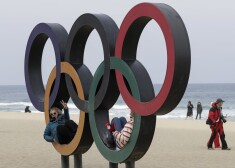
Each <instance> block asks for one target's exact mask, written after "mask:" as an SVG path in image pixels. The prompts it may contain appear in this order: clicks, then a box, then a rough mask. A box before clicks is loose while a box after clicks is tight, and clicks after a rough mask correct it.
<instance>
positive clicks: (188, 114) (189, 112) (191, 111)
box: [186, 101, 193, 119]
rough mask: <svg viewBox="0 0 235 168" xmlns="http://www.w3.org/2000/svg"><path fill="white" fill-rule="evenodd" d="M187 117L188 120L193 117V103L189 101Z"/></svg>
mask: <svg viewBox="0 0 235 168" xmlns="http://www.w3.org/2000/svg"><path fill="white" fill-rule="evenodd" d="M187 109H188V110H187V116H186V119H187V118H188V117H192V116H193V104H192V103H191V101H188V105H187Z"/></svg>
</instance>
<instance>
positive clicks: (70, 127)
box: [56, 120, 78, 144]
mask: <svg viewBox="0 0 235 168" xmlns="http://www.w3.org/2000/svg"><path fill="white" fill-rule="evenodd" d="M77 128H78V125H77V124H76V123H75V122H74V121H73V120H67V121H65V124H64V125H58V126H57V128H56V131H57V136H58V140H59V143H60V144H68V143H70V142H71V141H72V139H73V137H74V136H75V134H76V131H77Z"/></svg>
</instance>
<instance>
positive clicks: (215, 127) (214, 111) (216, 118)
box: [207, 98, 230, 150]
mask: <svg viewBox="0 0 235 168" xmlns="http://www.w3.org/2000/svg"><path fill="white" fill-rule="evenodd" d="M223 102H224V101H223V100H222V99H221V98H218V99H217V100H216V102H215V104H213V107H212V108H211V109H210V111H209V116H208V120H210V122H211V125H210V129H211V131H212V133H211V137H210V139H209V141H208V143H207V148H208V149H209V150H211V149H214V148H212V144H213V142H214V140H215V137H216V134H218V133H219V135H220V140H221V143H222V150H230V148H228V145H227V142H226V140H225V134H224V129H223V123H226V119H225V118H224V116H223V114H222V112H221V109H222V105H223Z"/></svg>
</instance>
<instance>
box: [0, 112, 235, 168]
mask: <svg viewBox="0 0 235 168" xmlns="http://www.w3.org/2000/svg"><path fill="white" fill-rule="evenodd" d="M72 118H76V116H73V117H72ZM44 128H45V122H44V114H40V113H31V114H29V113H14V112H1V114H0V142H1V143H0V149H1V152H0V168H19V167H21V168H32V167H44V168H47V167H60V166H61V165H60V155H59V154H58V153H57V152H56V151H55V149H54V148H53V146H52V145H51V144H50V143H47V142H46V141H45V140H44V139H43V131H44ZM224 129H225V134H226V140H227V143H228V146H229V147H231V148H232V150H231V151H223V150H207V148H206V143H207V141H208V138H209V136H210V133H211V132H210V130H209V128H208V126H207V125H206V124H205V121H204V120H201V121H200V120H192V119H188V120H166V119H158V121H157V125H156V131H155V135H154V140H153V142H152V145H151V147H150V149H149V150H148V152H147V153H146V155H145V156H144V157H143V158H142V159H141V160H139V161H137V162H136V164H135V165H136V167H140V168H141V167H149V168H150V167H151V168H152V167H156V168H166V167H169V168H173V167H177V168H189V167H190V168H211V167H213V168H217V167H218V168H219V167H224V168H234V163H235V162H234V158H235V122H229V121H228V122H227V123H226V124H224ZM70 167H73V158H72V157H70ZM83 167H87V168H92V167H99V168H103V167H108V162H107V161H106V160H105V159H104V158H103V157H102V155H101V154H100V153H99V151H98V150H97V148H96V146H95V144H93V145H92V147H91V149H90V150H89V151H88V152H87V153H86V154H84V155H83ZM119 167H125V165H124V164H120V165H119Z"/></svg>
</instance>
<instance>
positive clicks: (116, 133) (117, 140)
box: [105, 111, 134, 150]
mask: <svg viewBox="0 0 235 168" xmlns="http://www.w3.org/2000/svg"><path fill="white" fill-rule="evenodd" d="M105 126H106V128H107V129H108V131H109V132H110V134H109V135H108V137H107V138H108V139H107V141H108V143H109V144H107V146H108V147H114V146H113V143H114V144H115V145H116V147H117V150H119V149H122V148H124V147H125V145H126V144H127V143H128V142H129V139H130V136H131V133H132V130H133V126H134V113H133V112H132V111H131V112H130V121H128V122H127V120H126V118H125V117H120V118H117V117H114V118H113V119H112V121H111V124H110V123H109V122H106V123H105Z"/></svg>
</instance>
